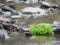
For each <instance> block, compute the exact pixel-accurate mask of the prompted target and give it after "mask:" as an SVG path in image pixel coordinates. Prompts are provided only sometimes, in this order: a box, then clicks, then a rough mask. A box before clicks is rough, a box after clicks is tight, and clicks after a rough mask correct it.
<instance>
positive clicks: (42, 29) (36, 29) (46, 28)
mask: <svg viewBox="0 0 60 45" xmlns="http://www.w3.org/2000/svg"><path fill="white" fill-rule="evenodd" d="M29 32H30V33H31V34H33V35H53V34H54V33H53V31H52V26H51V24H47V23H39V24H36V25H33V26H32V27H31V28H30V30H29Z"/></svg>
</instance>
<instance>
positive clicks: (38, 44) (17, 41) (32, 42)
mask: <svg viewBox="0 0 60 45" xmlns="http://www.w3.org/2000/svg"><path fill="white" fill-rule="evenodd" d="M58 13H60V11H58ZM54 21H60V14H57V15H49V16H43V17H39V18H37V19H35V20H34V19H32V20H31V19H29V20H27V21H26V20H24V19H21V20H20V22H24V23H26V24H31V23H45V22H46V23H53V22H54ZM0 45H60V34H55V35H54V36H53V37H49V36H39V37H36V38H33V39H31V38H30V37H26V36H25V35H24V34H20V35H19V36H15V37H13V38H12V39H10V41H8V40H6V41H4V40H1V41H0Z"/></svg>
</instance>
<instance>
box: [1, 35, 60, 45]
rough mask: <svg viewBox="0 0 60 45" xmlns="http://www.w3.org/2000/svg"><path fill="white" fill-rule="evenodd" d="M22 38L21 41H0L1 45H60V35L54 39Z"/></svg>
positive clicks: (41, 37)
mask: <svg viewBox="0 0 60 45" xmlns="http://www.w3.org/2000/svg"><path fill="white" fill-rule="evenodd" d="M20 36H21V37H20V39H17V40H15V41H4V42H2V41H0V45H60V34H56V35H54V36H53V37H50V36H37V37H35V38H32V39H31V38H29V37H24V36H22V35H20Z"/></svg>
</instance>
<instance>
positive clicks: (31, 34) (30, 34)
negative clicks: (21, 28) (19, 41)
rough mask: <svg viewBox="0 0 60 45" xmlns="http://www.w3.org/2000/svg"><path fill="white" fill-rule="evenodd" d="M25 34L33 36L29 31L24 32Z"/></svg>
mask: <svg viewBox="0 0 60 45" xmlns="http://www.w3.org/2000/svg"><path fill="white" fill-rule="evenodd" d="M25 35H26V36H27V37H30V36H33V35H32V34H30V33H29V32H25Z"/></svg>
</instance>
